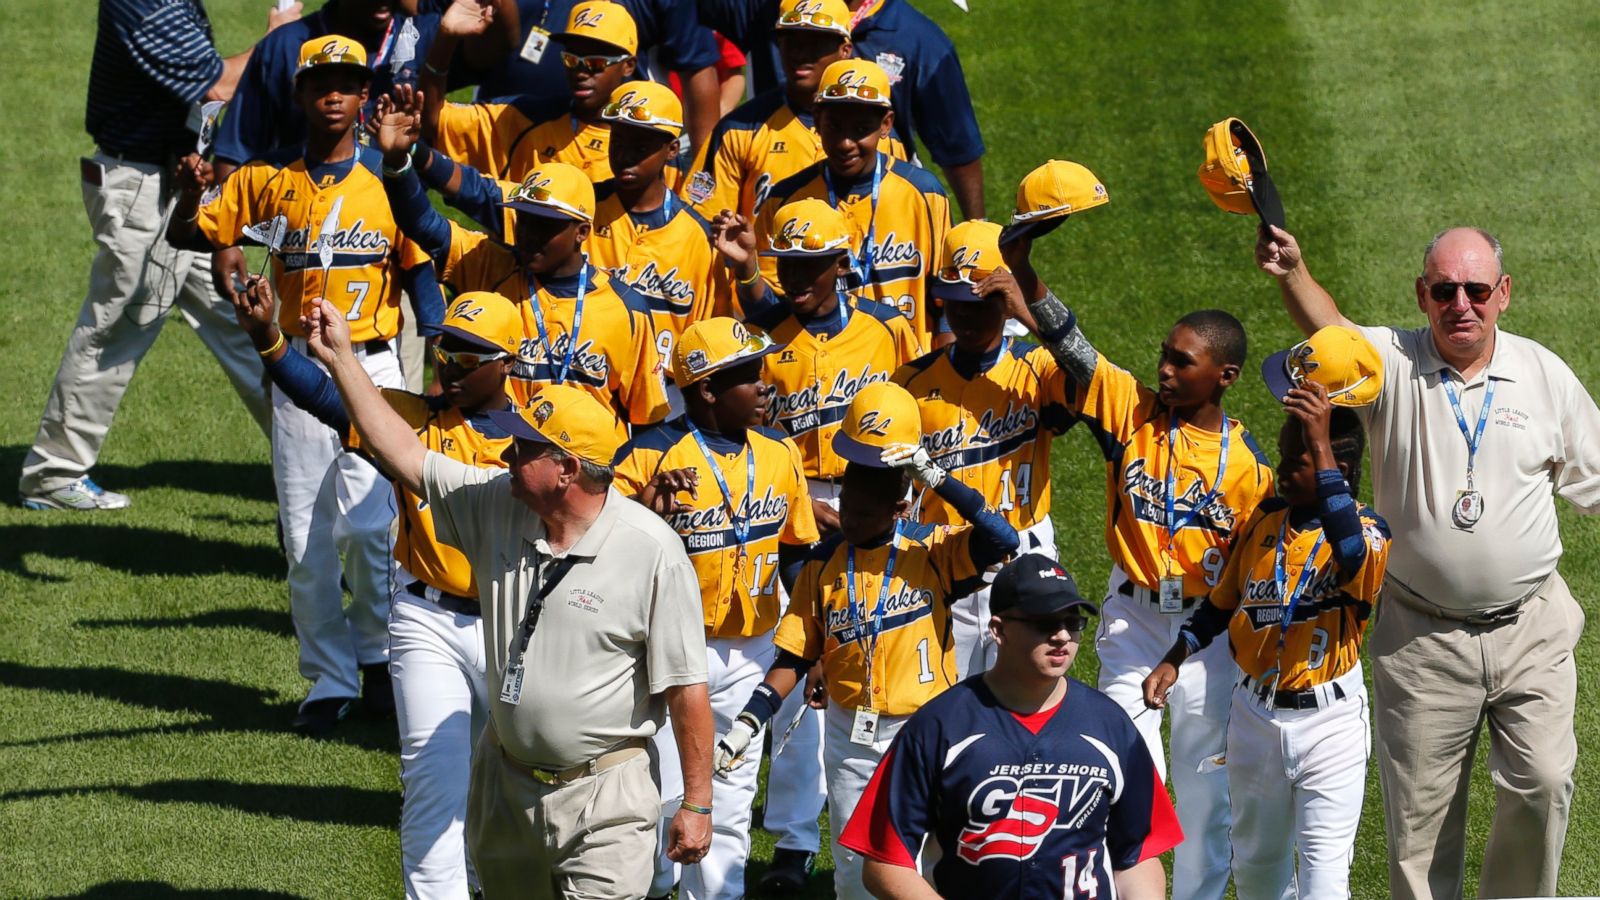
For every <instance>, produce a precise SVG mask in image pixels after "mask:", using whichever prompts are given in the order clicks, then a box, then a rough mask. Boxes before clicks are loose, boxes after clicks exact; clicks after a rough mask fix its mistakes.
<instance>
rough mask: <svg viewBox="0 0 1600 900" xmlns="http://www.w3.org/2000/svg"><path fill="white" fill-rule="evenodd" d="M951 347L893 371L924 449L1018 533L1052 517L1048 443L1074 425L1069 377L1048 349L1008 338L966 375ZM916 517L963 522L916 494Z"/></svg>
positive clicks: (930, 497) (926, 494)
mask: <svg viewBox="0 0 1600 900" xmlns="http://www.w3.org/2000/svg"><path fill="white" fill-rule="evenodd" d="M954 354H955V347H954V346H951V347H945V348H942V349H939V350H935V351H933V352H931V353H927V354H925V355H923V356H921V357H918V358H917V359H915V360H912V361H911V362H910V363H908V364H906V365H904V366H902V367H900V370H899V371H897V372H895V374H894V381H895V383H896V384H899V385H900V386H902V387H904V388H905V389H906V390H907V391H908V392H910V394H911V396H913V397H915V398H917V408H918V411H919V412H920V413H921V414H922V446H923V447H925V448H927V450H928V455H929V456H931V457H933V461H934V463H936V464H937V465H938V466H940V467H941V468H943V469H944V470H945V471H946V472H948V473H949V477H951V478H954V479H956V480H957V481H959V482H961V483H962V484H964V485H966V486H967V487H970V488H972V489H973V490H975V491H977V492H978V493H979V494H980V495H982V496H983V497H985V498H988V500H989V502H991V503H992V504H994V509H995V510H996V511H998V512H1000V513H1003V514H1004V515H1005V517H1006V521H1007V522H1009V523H1010V524H1011V527H1012V528H1015V529H1017V530H1018V531H1021V530H1023V529H1025V528H1030V527H1032V526H1033V525H1036V524H1038V523H1039V522H1041V521H1043V520H1044V519H1046V518H1048V517H1049V515H1050V445H1051V443H1052V440H1053V438H1054V437H1055V436H1056V435H1058V434H1061V433H1063V432H1065V431H1066V430H1067V429H1068V428H1070V427H1072V425H1073V422H1074V418H1073V414H1072V410H1071V409H1070V408H1069V407H1068V406H1067V396H1066V392H1067V382H1068V379H1067V377H1066V375H1065V373H1063V372H1062V371H1061V369H1060V368H1059V367H1057V365H1056V361H1055V359H1054V358H1053V357H1051V356H1050V354H1049V352H1048V351H1046V350H1044V349H1043V348H1041V347H1036V346H1032V345H1029V344H1023V343H1019V342H1016V341H1013V340H1011V339H1009V338H1006V339H1005V340H1004V342H1003V343H1002V344H1001V346H1000V347H999V348H997V350H996V351H995V353H994V354H993V357H992V361H988V362H989V365H988V367H987V368H985V369H984V370H983V371H981V372H972V373H970V377H969V375H967V374H963V373H962V372H961V371H959V370H958V369H957V368H956V364H955V362H954V360H955V356H954ZM920 518H921V519H922V521H924V522H930V523H933V524H937V525H953V524H958V523H960V522H963V521H964V520H963V519H962V518H961V516H960V514H959V513H957V512H956V511H955V509H954V507H952V506H951V505H950V504H949V503H946V502H945V501H944V500H942V499H940V498H939V496H938V495H937V494H935V493H934V492H932V491H923V492H922V501H921V514H920Z"/></svg>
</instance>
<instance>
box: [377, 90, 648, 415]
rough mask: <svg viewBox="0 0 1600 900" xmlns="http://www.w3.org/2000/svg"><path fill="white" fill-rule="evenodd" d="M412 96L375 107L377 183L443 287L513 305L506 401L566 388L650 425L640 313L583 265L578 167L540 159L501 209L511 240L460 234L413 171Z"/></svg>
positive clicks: (587, 220)
mask: <svg viewBox="0 0 1600 900" xmlns="http://www.w3.org/2000/svg"><path fill="white" fill-rule="evenodd" d="M420 99H421V98H419V97H417V96H416V95H415V94H414V93H413V92H411V91H409V90H408V89H404V88H402V89H401V90H398V91H396V95H395V97H394V98H385V99H384V102H383V103H381V104H380V107H379V108H380V115H379V118H380V121H381V122H382V123H383V124H382V126H381V127H380V129H379V134H378V138H377V140H378V145H379V147H380V148H381V149H382V151H383V153H384V158H385V160H386V163H385V165H386V170H385V177H384V188H385V190H386V191H387V193H388V195H389V201H390V203H391V205H392V206H393V208H394V210H395V217H396V218H397V219H398V220H399V222H400V225H401V227H402V228H404V229H405V231H406V233H407V234H408V235H411V236H412V237H413V238H415V239H416V241H417V243H418V244H419V245H421V246H422V248H423V249H424V250H425V251H426V252H427V253H428V254H429V255H431V256H432V257H433V258H434V259H435V260H437V261H438V263H439V265H440V277H441V280H442V281H444V282H445V283H446V284H449V285H451V286H453V287H455V288H456V289H457V290H463V291H492V292H494V293H498V294H500V295H502V296H505V297H511V298H513V299H515V300H516V301H517V308H518V310H519V312H521V314H522V324H523V344H522V353H521V355H520V358H519V360H518V362H517V365H516V367H515V368H514V369H513V370H512V382H511V399H512V400H513V401H514V402H516V403H517V404H518V405H520V406H526V405H527V403H528V401H529V400H530V399H531V398H532V397H533V396H534V395H535V394H537V393H538V391H539V389H540V387H541V386H542V385H546V384H571V385H572V386H574V387H578V388H582V389H584V390H587V391H589V392H591V393H593V394H594V395H595V396H596V397H598V398H600V400H601V401H602V402H603V403H605V404H607V405H608V406H610V407H611V408H612V409H613V410H615V411H616V413H617V416H618V418H620V419H622V420H623V421H624V422H631V423H632V424H635V425H646V424H649V423H651V422H659V421H660V420H661V419H663V418H664V417H665V416H666V413H667V397H666V388H665V386H664V384H663V383H662V364H661V361H660V355H659V354H658V353H657V352H656V345H655V326H654V324H653V322H652V320H651V315H650V309H649V306H648V305H647V304H646V303H645V301H644V299H643V298H642V297H640V296H639V295H638V294H637V293H636V292H634V291H633V290H632V289H631V288H629V287H628V286H627V285H625V284H622V283H620V282H617V281H614V280H613V279H612V278H611V276H609V275H607V274H606V273H605V272H603V271H601V270H600V269H597V268H595V267H594V266H593V265H591V264H590V262H589V260H588V257H587V256H586V255H585V254H584V252H583V249H582V247H583V243H584V241H585V240H587V238H588V236H589V229H590V225H591V223H592V221H593V218H594V186H593V185H591V184H590V183H589V181H588V179H587V178H585V177H584V176H583V173H582V172H579V171H578V170H577V169H574V168H573V167H571V166H568V165H563V164H562V163H549V164H548V165H545V166H542V167H540V168H538V169H535V170H534V171H533V172H532V173H531V174H529V176H528V178H527V179H526V180H525V181H524V182H523V183H522V185H521V186H520V187H519V188H518V189H517V191H516V192H515V193H513V194H512V195H511V196H510V197H508V198H507V199H506V200H505V202H504V204H503V205H504V207H505V208H506V209H509V210H511V211H514V212H515V213H516V217H515V224H514V229H515V240H514V243H513V245H511V246H507V245H506V244H505V243H503V242H501V241H498V240H495V239H494V238H492V237H491V236H490V235H488V234H484V233H482V232H477V231H469V230H467V229H465V228H462V227H461V226H460V225H457V224H456V223H455V222H452V221H450V220H449V219H446V218H445V217H444V216H442V215H440V214H439V212H438V211H436V210H435V209H434V208H433V206H432V204H431V203H429V201H428V196H427V192H426V190H425V189H424V188H423V186H422V183H421V181H419V180H418V178H417V174H416V172H415V171H413V166H412V162H411V151H412V148H413V146H414V140H415V133H414V123H415V120H416V118H417V115H418V109H419V107H420V105H421V104H420ZM454 177H455V176H451V177H450V180H453V179H454Z"/></svg>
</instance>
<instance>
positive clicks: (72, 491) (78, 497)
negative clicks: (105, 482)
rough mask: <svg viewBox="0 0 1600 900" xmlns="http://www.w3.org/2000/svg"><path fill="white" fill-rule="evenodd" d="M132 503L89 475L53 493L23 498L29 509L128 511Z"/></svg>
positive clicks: (28, 495) (24, 504) (48, 492)
mask: <svg viewBox="0 0 1600 900" xmlns="http://www.w3.org/2000/svg"><path fill="white" fill-rule="evenodd" d="M132 503H133V501H132V500H129V499H128V495H127V494H119V493H117V492H116V491H108V490H106V489H105V488H103V487H101V486H100V485H98V484H95V483H94V479H92V478H90V477H89V476H87V475H85V476H83V477H82V478H79V479H78V480H77V481H74V482H72V483H71V484H65V485H62V486H61V487H58V488H56V489H55V490H53V491H45V492H44V493H41V494H25V495H23V497H22V505H23V506H24V507H26V508H27V509H81V510H91V509H127V508H128V507H129V506H130V505H132Z"/></svg>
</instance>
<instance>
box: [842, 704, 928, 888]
mask: <svg viewBox="0 0 1600 900" xmlns="http://www.w3.org/2000/svg"><path fill="white" fill-rule="evenodd" d="M825 712H826V716H825V717H824V718H825V719H826V722H827V729H826V734H825V735H824V736H823V739H822V749H823V756H824V757H825V759H826V760H827V770H828V831H829V834H830V837H829V848H830V849H831V850H832V851H833V893H834V896H836V897H838V898H839V900H871V898H872V895H871V894H869V893H867V888H866V886H865V885H864V884H862V881H861V873H862V866H863V863H862V859H861V854H859V853H857V852H855V851H854V850H849V849H846V848H844V847H841V846H840V845H839V835H841V834H843V833H844V826H845V825H846V824H847V823H849V821H850V816H851V815H852V814H853V813H854V812H855V811H856V804H857V803H859V802H861V794H862V792H864V791H865V790H866V789H867V782H868V781H871V780H872V773H873V772H876V771H877V770H878V762H879V761H880V760H882V759H883V755H884V754H885V753H888V752H889V745H890V744H891V743H893V742H894V736H895V735H897V734H899V733H900V726H902V725H904V724H905V722H906V720H907V719H909V718H911V717H910V716H884V715H880V716H879V717H878V737H877V740H875V741H873V742H872V746H871V747H868V746H865V745H863V744H857V743H854V742H853V741H851V740H850V730H851V728H852V727H853V726H854V725H855V717H856V711H855V710H853V709H840V708H839V707H838V706H837V705H833V704H830V705H829V706H828V708H827V710H826V711H825Z"/></svg>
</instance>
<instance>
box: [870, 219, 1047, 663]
mask: <svg viewBox="0 0 1600 900" xmlns="http://www.w3.org/2000/svg"><path fill="white" fill-rule="evenodd" d="M930 289H931V291H932V293H933V296H934V297H935V298H936V299H938V300H939V301H940V302H942V303H943V304H944V321H945V324H946V325H948V326H949V328H950V334H951V335H952V336H953V337H954V339H955V340H954V342H953V343H952V344H950V345H949V346H947V347H943V348H940V349H938V350H934V351H932V352H930V353H927V354H925V355H923V356H920V357H918V358H917V359H914V360H912V361H911V362H909V363H907V364H906V365H904V366H901V367H900V369H899V371H897V372H895V374H894V381H895V383H896V384H899V385H901V386H902V387H904V388H905V389H906V390H908V391H910V392H911V396H913V397H915V398H917V407H918V409H919V410H920V411H921V413H922V446H923V447H925V448H926V449H927V451H928V455H929V456H931V457H933V462H934V464H935V465H937V466H939V467H940V468H942V469H944V470H945V472H947V473H948V474H949V476H950V477H951V478H954V479H956V480H957V481H960V482H961V483H962V484H965V485H966V486H968V487H970V488H972V489H973V490H975V491H977V492H978V493H979V494H980V495H981V496H983V497H985V498H988V499H989V501H990V502H991V503H993V504H994V507H995V510H996V511H997V512H999V513H1000V514H1001V515H1003V516H1005V517H1006V521H1008V522H1010V523H1011V527H1013V528H1015V529H1017V531H1018V533H1020V534H1021V536H1022V551H1023V552H1024V553H1043V554H1045V555H1046V556H1049V557H1050V558H1051V559H1054V558H1055V556H1056V536H1055V527H1054V526H1053V525H1052V524H1051V522H1050V445H1051V443H1052V438H1054V437H1055V436H1056V435H1058V434H1061V433H1062V432H1064V431H1066V430H1067V429H1068V428H1070V427H1071V426H1072V424H1073V422H1074V421H1075V419H1074V416H1073V413H1072V411H1071V410H1070V409H1069V408H1068V407H1067V391H1068V382H1067V377H1066V374H1065V373H1064V372H1062V371H1061V368H1060V367H1059V366H1057V365H1056V361H1055V359H1054V358H1053V357H1051V356H1050V354H1049V352H1048V351H1046V350H1045V349H1043V348H1042V347H1038V346H1034V345H1031V344H1024V343H1020V342H1018V341H1014V340H1013V339H1012V338H1010V337H1007V336H1006V335H1005V323H1006V313H1007V309H1008V307H1010V306H1016V307H1021V305H1022V300H1021V296H1022V295H1021V291H1020V290H1019V289H1018V287H1017V283H1016V279H1015V278H1013V277H1012V275H1011V273H1010V272H1008V271H1007V270H1006V268H1005V266H1004V264H1003V263H1002V262H1001V259H1000V226H999V225H998V224H995V223H992V222H982V221H976V220H975V221H971V222H963V223H961V224H960V225H957V226H956V227H954V228H952V229H950V233H949V234H946V235H945V239H944V247H943V250H942V252H941V253H940V260H939V267H938V269H937V270H935V274H934V280H933V281H932V282H931V288H930ZM916 509H917V518H918V519H919V520H921V521H923V522H927V523H929V524H934V525H949V524H952V523H954V522H955V521H957V516H956V512H955V510H954V509H952V508H951V506H950V504H948V503H946V502H944V501H943V500H940V499H939V498H938V497H937V496H935V495H932V494H927V493H924V494H923V495H922V497H921V498H919V501H918V503H917V505H916ZM952 615H953V617H954V620H955V624H954V628H955V647H956V671H957V672H958V673H959V675H960V676H961V677H962V678H965V677H966V676H967V675H969V674H972V673H974V672H982V671H985V670H987V669H988V668H989V666H990V664H992V663H993V662H994V640H993V636H992V635H991V634H990V631H989V588H988V586H987V585H985V586H984V587H982V588H980V589H978V590H976V591H973V592H972V593H971V594H969V595H968V596H966V597H964V598H962V600H961V601H960V602H959V603H957V604H955V606H954V608H953V610H952Z"/></svg>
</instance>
